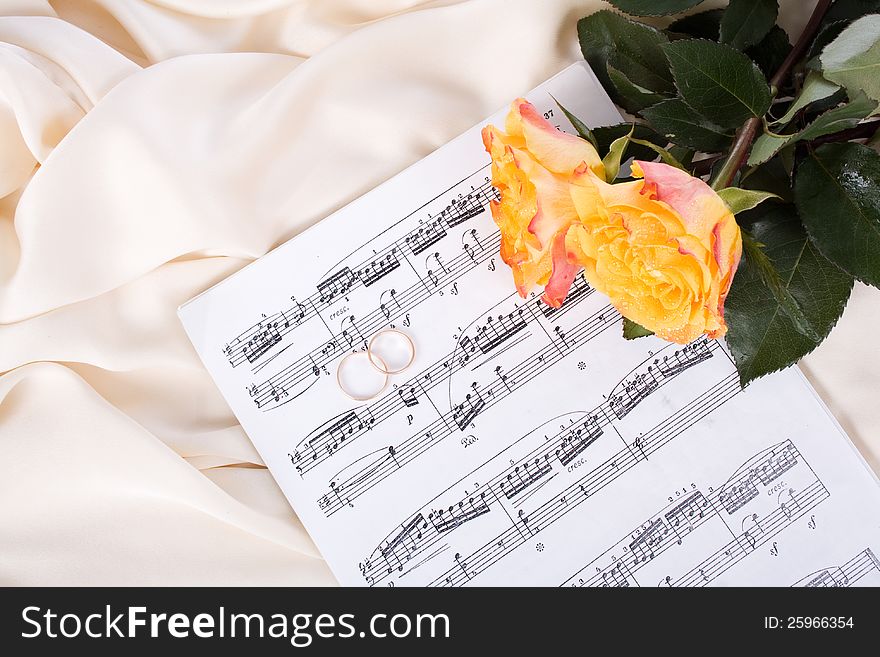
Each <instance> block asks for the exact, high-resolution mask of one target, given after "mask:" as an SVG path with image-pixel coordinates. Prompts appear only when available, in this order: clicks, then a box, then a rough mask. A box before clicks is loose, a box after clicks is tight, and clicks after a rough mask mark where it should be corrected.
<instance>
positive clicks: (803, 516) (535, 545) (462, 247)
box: [180, 64, 880, 586]
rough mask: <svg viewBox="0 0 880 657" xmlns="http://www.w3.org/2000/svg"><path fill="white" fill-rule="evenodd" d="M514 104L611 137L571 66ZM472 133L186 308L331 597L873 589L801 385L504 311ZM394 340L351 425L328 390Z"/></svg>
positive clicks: (856, 474) (838, 473) (844, 476)
mask: <svg viewBox="0 0 880 657" xmlns="http://www.w3.org/2000/svg"><path fill="white" fill-rule="evenodd" d="M528 97H529V99H530V100H531V101H532V102H533V103H534V104H535V105H536V107H538V108H539V109H540V110H541V111H542V112H543V113H544V116H545V117H546V118H547V119H548V120H549V121H551V122H552V123H553V124H555V125H556V126H557V127H558V128H559V129H560V130H566V131H572V127H571V125H570V124H569V123H568V121H567V120H566V119H565V117H564V115H563V114H562V112H561V111H560V109H559V107H558V106H557V104H556V102H555V101H554V98H558V99H559V101H560V102H561V103H562V104H564V105H565V106H566V107H567V108H568V109H570V110H572V111H573V112H574V113H575V114H576V115H578V116H579V117H581V118H582V119H583V120H584V121H585V122H586V123H587V124H588V125H593V126H600V125H610V124H614V123H618V122H619V121H620V116H619V115H618V114H617V111H616V110H615V108H614V106H613V105H612V104H611V102H610V101H609V100H608V98H607V96H605V94H604V92H603V91H602V90H601V86H600V85H599V84H598V83H597V82H596V80H595V78H594V77H593V75H592V74H591V73H590V71H589V69H588V68H587V67H586V66H585V65H583V64H577V65H574V66H572V67H570V68H568V69H566V70H565V71H563V72H562V73H560V74H559V75H557V76H556V77H554V78H552V79H551V80H549V81H548V82H546V83H545V84H543V85H541V86H540V87H538V88H537V89H535V90H534V91H533V92H532V93H530V94H529V95H528ZM503 119H504V114H503V113H500V114H498V115H495V116H493V117H492V118H491V121H492V122H494V123H496V124H498V123H503ZM482 125H483V124H481V125H480V126H477V127H476V128H474V129H472V130H470V131H468V132H467V133H465V134H464V135H462V136H461V137H459V138H458V139H455V140H454V141H452V142H450V143H449V144H448V145H446V146H445V147H443V148H441V149H439V150H438V151H436V152H435V153H433V154H432V155H430V156H428V157H427V158H425V159H424V160H422V161H421V162H419V163H417V164H415V165H414V166H412V167H410V168H409V169H407V170H405V171H404V172H403V173H401V174H399V175H398V176H396V177H394V178H393V179H391V180H390V181H388V182H387V183H385V184H383V185H381V186H380V187H378V188H376V189H375V190H373V191H372V192H370V193H369V194H367V195H365V196H363V197H362V198H360V199H358V200H356V201H354V202H353V203H351V204H350V205H348V206H347V207H345V208H343V209H341V210H339V211H338V212H336V213H335V214H334V215H332V216H330V217H329V218H327V219H326V220H324V221H323V222H321V223H319V224H318V225H316V226H315V227H314V228H312V229H310V230H309V231H307V232H305V233H303V234H302V235H300V236H298V237H296V238H295V239H293V240H291V241H290V242H288V243H286V244H284V245H282V246H281V247H279V248H277V249H276V250H274V251H273V252H271V253H270V254H268V255H266V256H265V257H263V258H261V259H260V260H258V261H257V262H256V263H254V264H252V265H249V266H248V267H246V268H244V269H243V270H242V271H241V272H239V273H237V274H236V275H235V276H233V277H231V278H229V279H227V280H226V281H224V282H222V283H220V284H219V285H217V286H215V287H214V288H212V289H211V290H209V291H207V292H206V293H204V294H202V295H200V296H199V297H197V298H196V299H194V300H193V301H191V302H189V303H188V304H185V305H184V306H183V307H182V308H181V310H180V315H181V319H182V321H183V323H184V325H185V327H186V330H187V332H188V333H189V335H190V338H191V339H192V341H193V343H194V344H195V346H196V349H197V350H198V352H199V354H200V356H201V358H202V359H203V361H204V363H205V365H206V366H207V368H208V370H209V371H210V373H211V375H212V376H213V377H214V379H215V380H216V381H217V384H218V386H219V387H220V389H221V391H222V392H223V394H224V396H225V397H226V399H227V400H228V402H229V404H230V406H231V407H232V409H233V411H234V412H235V414H236V416H237V417H238V418H239V420H240V422H241V424H242V426H243V427H244V428H245V430H246V431H247V433H248V435H249V436H250V438H251V439H252V440H253V442H254V444H255V445H256V447H257V449H258V450H259V451H260V454H261V455H262V457H263V459H264V460H265V462H266V464H267V465H268V467H269V468H270V470H271V471H272V474H273V475H274V476H275V478H276V479H277V480H278V483H279V485H280V486H281V488H282V490H283V491H284V493H285V495H286V496H287V497H288V499H289V501H290V503H291V505H292V506H293V507H294V508H295V509H296V512H297V514H298V516H299V518H300V519H301V520H302V522H303V524H304V525H305V527H306V529H307V530H308V531H309V532H310V534H311V535H312V537H313V538H314V540H315V542H316V544H317V545H318V547H319V549H320V550H321V552H322V554H323V555H324V557H325V558H326V559H327V561H328V563H329V565H330V567H331V568H332V570H333V572H334V573H335V574H336V576H337V578H338V579H339V581H340V582H341V583H343V584H348V585H366V586H467V585H511V584H524V585H545V586H546V585H552V586H563V585H564V586H707V585H748V584H763V585H779V586H791V585H797V586H855V585H870V584H873V585H878V584H880V565H878V560H877V557H876V555H877V554H878V553H880V488H878V485H877V480H876V478H875V477H874V476H873V475H872V473H871V472H870V471H869V470H868V468H867V466H866V465H865V463H864V462H863V461H862V460H861V458H860V457H859V456H858V454H857V452H856V451H855V449H854V448H853V446H852V444H851V443H850V442H849V439H848V438H847V437H846V435H845V434H844V433H843V432H842V430H841V429H840V427H839V426H838V425H837V424H836V422H835V421H834V420H833V418H832V417H831V416H830V415H829V414H828V412H827V411H826V409H825V408H824V406H823V405H822V404H821V402H820V401H819V400H818V398H817V397H816V396H815V394H814V393H813V391H812V389H811V388H810V386H809V385H808V384H807V383H806V381H805V380H804V379H803V377H802V376H801V375H800V373H799V372H798V371H797V370H789V371H787V372H782V373H779V374H775V375H772V376H770V377H766V378H764V379H761V380H759V381H757V382H755V383H753V384H752V385H750V386H749V388H748V389H747V390H746V391H743V390H742V389H741V388H740V385H739V382H738V379H737V375H736V369H735V367H734V365H733V363H732V361H731V357H730V354H729V353H728V351H727V349H726V347H725V345H724V344H723V343H721V342H715V341H710V340H706V339H704V338H701V339H699V340H696V341H695V342H693V343H691V344H689V345H673V344H667V343H664V342H662V341H660V340H658V339H656V338H654V337H647V338H642V339H639V340H634V341H626V340H624V339H623V338H622V336H621V324H622V320H621V318H620V316H619V315H618V314H617V312H616V311H615V310H614V308H612V307H611V306H610V305H609V304H608V300H607V299H606V298H605V297H603V296H602V295H601V294H599V293H598V292H595V291H594V290H593V288H591V287H590V285H589V284H588V283H587V282H586V281H585V280H584V279H583V278H582V277H578V278H576V280H575V282H574V284H573V286H572V289H571V291H570V293H569V295H568V297H567V298H566V300H565V303H564V304H563V305H562V306H561V307H560V308H551V307H549V306H547V305H545V304H544V303H543V302H541V301H540V300H539V298H538V296H539V295H540V290H537V291H536V293H535V294H531V295H529V296H528V297H527V298H520V297H519V296H518V295H516V294H515V292H514V289H513V281H512V277H511V274H510V270H509V269H508V268H507V267H506V266H505V265H504V264H503V262H502V261H501V259H500V257H499V247H500V238H499V234H498V231H497V229H496V227H495V225H494V223H493V221H492V216H491V212H489V211H488V210H489V206H490V204H491V203H492V202H493V201H494V200H496V199H497V198H498V194H497V191H496V190H495V189H494V187H492V184H491V182H490V176H491V170H490V166H489V160H488V156H487V155H486V153H485V152H484V150H483V147H482V143H481V140H480V136H479V130H480V128H481V127H482ZM389 326H390V327H396V328H398V329H400V330H402V331H405V332H406V333H407V334H408V335H409V336H411V338H412V339H413V341H414V343H415V344H416V347H417V356H416V359H415V361H414V362H413V364H412V366H411V367H410V368H409V369H407V370H406V371H405V372H402V373H400V374H396V375H394V376H392V377H391V378H390V382H389V385H388V387H387V388H386V389H385V390H384V391H383V392H382V393H381V394H380V395H378V396H377V397H375V398H373V399H371V400H369V401H365V402H352V401H351V400H350V399H348V398H347V397H345V396H344V395H343V394H342V392H341V391H340V390H339V389H338V387H337V384H336V367H337V365H338V363H339V361H340V360H341V359H342V358H343V357H344V356H345V355H346V354H349V353H351V352H356V351H361V350H363V349H364V348H365V345H366V344H367V342H368V341H369V339H370V337H371V336H372V335H373V334H375V333H376V331H378V330H381V329H382V328H385V327H389Z"/></svg>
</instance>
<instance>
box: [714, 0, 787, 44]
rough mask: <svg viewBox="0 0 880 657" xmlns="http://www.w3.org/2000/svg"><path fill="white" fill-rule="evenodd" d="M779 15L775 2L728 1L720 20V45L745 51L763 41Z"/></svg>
mask: <svg viewBox="0 0 880 657" xmlns="http://www.w3.org/2000/svg"><path fill="white" fill-rule="evenodd" d="M777 14H779V3H778V2H777V1H776V0H730V3H729V4H728V5H727V9H726V10H725V12H724V16H723V17H722V19H721V43H726V44H728V45H730V46H733V47H734V48H736V49H737V50H745V49H746V48H748V47H749V46H753V45H755V44H756V43H758V42H759V41H760V40H761V39H763V38H764V37H765V36H766V35H767V33H768V32H769V31H770V28H772V27H773V26H774V25H776V16H777Z"/></svg>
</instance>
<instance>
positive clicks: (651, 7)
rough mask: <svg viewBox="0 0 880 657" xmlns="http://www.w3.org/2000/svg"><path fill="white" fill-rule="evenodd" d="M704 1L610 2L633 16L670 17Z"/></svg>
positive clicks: (647, 0) (648, 0) (654, 0)
mask: <svg viewBox="0 0 880 657" xmlns="http://www.w3.org/2000/svg"><path fill="white" fill-rule="evenodd" d="M702 1H703V0H608V2H609V3H610V4H611V5H613V6H614V7H617V8H618V9H620V10H621V11H625V12H626V13H627V14H630V15H632V16H669V15H670V14H677V13H679V12H682V11H684V10H685V9H690V8H691V7H696V6H697V5H698V4H700V3H701V2H702Z"/></svg>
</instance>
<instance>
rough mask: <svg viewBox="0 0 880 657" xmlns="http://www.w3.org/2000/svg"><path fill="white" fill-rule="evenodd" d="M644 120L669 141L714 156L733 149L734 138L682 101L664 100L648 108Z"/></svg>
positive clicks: (644, 112) (678, 99)
mask: <svg viewBox="0 0 880 657" xmlns="http://www.w3.org/2000/svg"><path fill="white" fill-rule="evenodd" d="M642 116H643V117H645V119H647V120H648V122H649V123H650V124H651V125H652V126H653V127H654V128H655V129H656V130H657V131H658V132H660V133H662V134H664V135H665V136H666V138H667V139H669V141H671V142H674V143H676V144H681V145H683V146H687V147H688V148H695V149H697V150H699V151H703V152H704V153H714V152H716V151H721V150H724V149H725V148H727V147H728V146H730V141H731V138H732V137H731V134H730V132H729V131H727V130H725V129H724V128H719V127H718V126H717V125H714V124H713V123H711V122H710V121H708V120H707V119H705V118H703V117H702V116H700V115H699V114H697V112H695V111H694V110H693V109H692V108H691V107H690V106H689V105H688V104H687V103H685V102H684V101H683V100H681V99H680V98H672V99H670V100H664V101H663V102H662V103H657V104H656V105H654V106H652V107H649V108H647V109H646V110H644V111H643V112H642Z"/></svg>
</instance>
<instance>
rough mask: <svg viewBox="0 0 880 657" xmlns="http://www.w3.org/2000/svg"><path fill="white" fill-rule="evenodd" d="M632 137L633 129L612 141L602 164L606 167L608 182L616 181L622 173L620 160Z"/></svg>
mask: <svg viewBox="0 0 880 657" xmlns="http://www.w3.org/2000/svg"><path fill="white" fill-rule="evenodd" d="M631 137H632V130H630V132H629V134H626V135H624V136H623V137H618V138H617V139H615V140H614V141H613V142H612V143H611V147H610V148H609V149H608V154H607V155H606V156H605V157H604V158H603V159H602V166H604V167H605V179H606V180H607V181H608V182H614V179H615V178H617V174H618V173H620V161H621V160H622V159H623V154H624V153H625V152H626V147H627V145H628V144H629V140H630V138H631Z"/></svg>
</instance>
